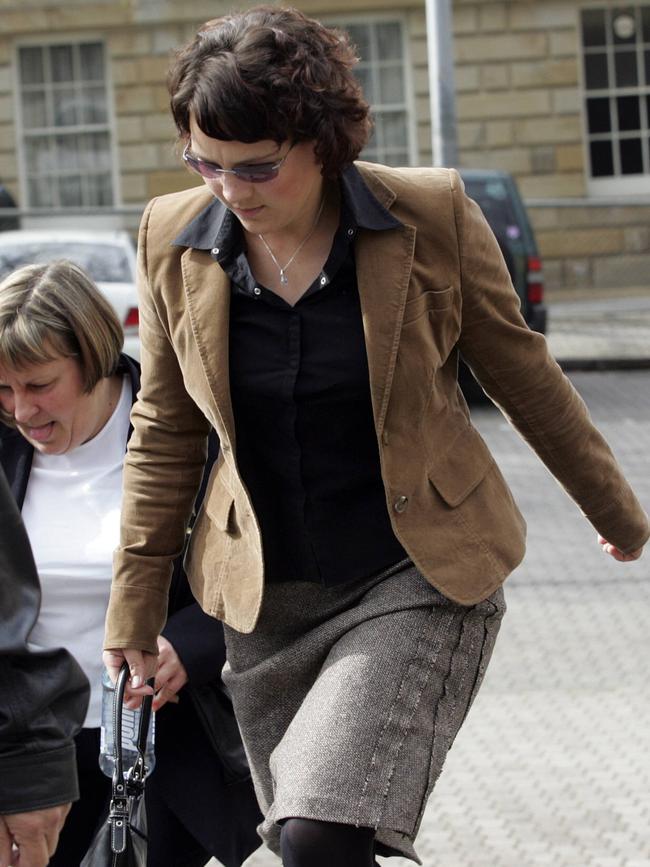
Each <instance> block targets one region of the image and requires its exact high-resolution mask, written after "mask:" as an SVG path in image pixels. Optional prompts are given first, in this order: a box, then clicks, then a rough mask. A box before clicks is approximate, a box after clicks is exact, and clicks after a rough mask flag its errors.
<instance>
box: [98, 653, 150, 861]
mask: <svg viewBox="0 0 650 867" xmlns="http://www.w3.org/2000/svg"><path fill="white" fill-rule="evenodd" d="M128 679H129V665H128V663H127V662H126V661H124V663H123V664H122V668H121V669H120V673H119V675H118V677H117V683H116V684H115V693H114V695H113V733H114V738H113V758H114V768H113V782H112V789H113V791H112V798H111V803H110V808H109V816H108V821H109V824H110V826H111V849H112V851H113V852H114V853H120V852H124V850H125V848H126V839H127V823H128V819H129V800H128V799H129V798H135V799H138V798H140V797H141V795H142V793H143V792H144V776H145V770H146V768H145V764H144V756H145V751H146V748H147V734H148V731H149V720H150V718H151V705H152V702H153V696H151V695H145V696H144V698H143V699H142V707H141V710H140V724H139V727H138V737H137V741H136V749H137V751H138V755H137V757H136V760H135V762H134V763H133V767H131V768H129V769H128V771H127V777H126V779H125V778H124V756H123V754H122V711H123V709H124V691H125V689H126V684H127V681H128ZM147 684H149V685H153V678H151V679H150V680H148V681H147Z"/></svg>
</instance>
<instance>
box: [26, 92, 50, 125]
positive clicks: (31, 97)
mask: <svg viewBox="0 0 650 867" xmlns="http://www.w3.org/2000/svg"><path fill="white" fill-rule="evenodd" d="M47 125H48V123H47V104H46V101H45V91H43V90H32V91H27V93H23V126H24V127H25V129H36V128H37V127H41V126H47Z"/></svg>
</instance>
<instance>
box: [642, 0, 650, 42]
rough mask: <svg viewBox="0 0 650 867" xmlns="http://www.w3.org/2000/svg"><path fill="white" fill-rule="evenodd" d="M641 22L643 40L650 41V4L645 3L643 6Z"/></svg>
mask: <svg viewBox="0 0 650 867" xmlns="http://www.w3.org/2000/svg"><path fill="white" fill-rule="evenodd" d="M641 24H642V33H643V41H644V42H650V6H646V5H643V6H642V7H641Z"/></svg>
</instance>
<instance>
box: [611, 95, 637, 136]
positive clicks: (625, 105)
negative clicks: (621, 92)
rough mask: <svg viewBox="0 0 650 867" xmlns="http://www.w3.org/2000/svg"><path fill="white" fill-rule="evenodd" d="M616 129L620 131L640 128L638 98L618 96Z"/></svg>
mask: <svg viewBox="0 0 650 867" xmlns="http://www.w3.org/2000/svg"><path fill="white" fill-rule="evenodd" d="M616 108H617V111H618V128H619V130H621V131H627V130H636V129H640V128H641V106H640V102H639V97H638V96H619V97H618V99H617V100H616Z"/></svg>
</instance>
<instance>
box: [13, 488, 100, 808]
mask: <svg viewBox="0 0 650 867" xmlns="http://www.w3.org/2000/svg"><path fill="white" fill-rule="evenodd" d="M39 605H40V587H39V582H38V575H37V573H36V567H35V565H34V560H33V557H32V553H31V549H30V547H29V541H28V539H27V534H26V532H25V529H24V526H23V523H22V520H21V518H20V513H19V511H18V508H17V506H16V504H15V502H14V500H13V497H12V495H11V492H10V490H9V486H8V485H7V481H6V479H5V476H4V473H2V471H0V611H1V612H2V621H1V628H0V814H8V813H20V812H24V811H28V810H37V809H41V808H44V807H52V806H55V805H57V804H64V803H67V802H68V801H73V800H76V798H78V797H79V791H78V784H77V772H76V759H75V748H74V742H73V740H72V739H73V737H74V735H75V734H76V733H77V731H78V730H79V729H80V728H81V725H82V723H83V720H84V717H85V714H86V708H87V706H88V696H89V692H90V690H89V687H88V681H87V679H86V677H85V675H84V674H83V672H82V671H81V669H80V668H79V666H78V665H77V663H76V662H75V660H74V659H73V658H72V657H71V656H70V654H69V653H68V652H67V651H66V650H63V649H59V650H50V651H42V652H34V651H30V649H29V647H28V643H27V640H28V637H29V633H30V631H31V629H32V627H33V625H34V623H35V621H36V618H37V616H38V609H39Z"/></svg>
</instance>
